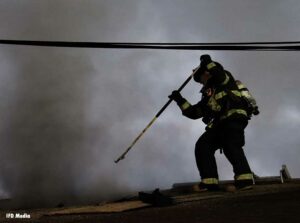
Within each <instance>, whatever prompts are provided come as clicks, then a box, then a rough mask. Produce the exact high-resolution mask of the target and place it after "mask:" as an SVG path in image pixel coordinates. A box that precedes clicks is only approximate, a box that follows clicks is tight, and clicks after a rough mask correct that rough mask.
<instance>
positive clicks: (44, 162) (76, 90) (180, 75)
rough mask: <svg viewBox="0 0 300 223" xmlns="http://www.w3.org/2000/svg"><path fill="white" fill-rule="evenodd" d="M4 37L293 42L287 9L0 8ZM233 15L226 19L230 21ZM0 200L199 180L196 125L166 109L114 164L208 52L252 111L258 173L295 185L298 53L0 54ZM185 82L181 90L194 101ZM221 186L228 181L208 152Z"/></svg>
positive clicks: (210, 4)
mask: <svg viewBox="0 0 300 223" xmlns="http://www.w3.org/2000/svg"><path fill="white" fill-rule="evenodd" d="M0 10H1V13H0V26H1V27H2V28H1V31H0V36H1V39H32V40H61V41H122V42H126V41H133V42H136V41H140V42H147V41H149V42H231V41H287V40H297V39H298V38H299V36H300V33H299V29H298V24H299V20H300V16H299V15H298V11H299V4H297V2H296V1H285V3H284V4H283V3H281V1H273V3H272V5H270V3H269V1H268V2H267V1H262V2H260V4H258V3H255V2H248V1H236V0H231V1H226V2H220V1H201V2H199V1H196V0H190V1H184V2H183V1H168V0H165V1H161V0H160V1H151V2H150V1H124V0H123V1H80V0H77V1H61V0H60V1H53V0H52V1H50V0H49V1H34V0H28V1H22V2H19V1H11V0H10V1H2V2H1V3H0ZM233 12H234V13H233ZM0 47H1V51H0V66H1V75H0V80H1V81H0V95H1V99H2V100H1V109H0V117H1V123H0V133H1V134H0V139H1V140H0V151H1V158H0V163H1V168H0V188H1V189H0V192H1V194H0V196H2V197H11V198H12V199H13V200H18V201H20V202H19V203H18V205H17V206H46V205H47V206H53V205H56V204H57V203H58V202H61V201H63V202H66V203H76V202H100V201H102V200H106V199H114V198H119V197H121V196H124V195H127V194H130V193H133V192H136V191H138V190H151V189H154V188H156V187H160V188H168V187H170V186H171V185H172V184H173V183H175V182H184V181H197V180H199V174H198V172H197V169H196V165H195V161H194V144H195V142H196V141H197V139H198V137H199V136H200V135H201V134H202V133H203V131H204V125H203V124H202V122H201V120H197V121H194V120H189V119H187V118H185V117H182V116H181V112H180V110H179V109H178V108H177V106H176V105H175V104H171V105H170V106H169V108H168V109H167V110H166V111H165V113H164V114H163V115H162V116H161V117H160V118H159V119H158V120H157V121H156V122H155V124H154V125H153V126H152V127H151V129H149V130H148V132H147V133H146V134H145V135H144V136H143V138H142V139H141V140H140V141H139V142H138V143H137V144H136V145H135V147H134V148H133V149H132V150H131V151H130V152H129V154H128V156H127V157H126V159H125V160H123V161H120V162H119V163H118V164H117V165H116V164H115V163H114V162H113V161H114V159H116V158H117V157H118V156H119V155H120V154H121V153H122V152H123V151H124V150H125V149H126V148H127V146H128V145H129V144H130V143H131V142H132V140H133V139H134V138H135V137H136V136H137V135H138V134H139V132H140V131H141V130H142V129H143V128H144V127H145V126H146V124H148V122H149V121H150V120H151V119H152V118H153V116H154V115H155V114H156V112H157V111H158V110H159V109H160V108H161V106H163V105H164V103H165V102H166V101H167V100H168V98H167V96H168V95H169V94H170V92H171V91H172V90H173V89H176V88H178V87H179V86H180V85H181V83H182V82H183V81H184V80H185V79H186V78H187V76H188V75H189V74H190V73H191V71H192V69H193V68H194V67H196V66H197V65H198V64H199V56H200V55H201V54H204V53H209V54H210V55H211V56H212V57H213V58H214V59H215V60H216V61H219V62H221V63H222V64H223V65H224V67H225V68H226V69H227V70H229V71H231V72H232V73H233V75H234V76H235V77H236V78H237V79H240V80H242V81H243V82H244V83H245V84H246V85H247V86H248V87H249V89H251V91H252V93H253V95H254V96H255V97H256V98H257V101H258V104H259V106H260V110H261V114H260V115H259V116H258V117H255V118H253V120H252V121H251V122H250V124H249V127H248V128H247V131H246V140H247V143H246V146H245V151H246V154H247V157H248V160H249V163H250V165H251V167H252V169H253V171H254V172H255V173H256V174H258V175H278V174H279V169H280V167H281V164H283V163H285V164H287V165H288V167H289V169H290V172H291V175H292V176H294V177H299V176H300V172H299V161H300V160H299V140H298V136H299V134H298V132H299V130H300V118H299V117H300V103H299V100H298V95H299V87H298V86H299V84H300V78H299V75H298V71H299V70H300V64H299V63H298V60H299V58H300V57H299V55H298V53H295V52H217V51H216V52H209V51H203V52H202V51H201V52H200V51H195V52H191V51H163V50H160V51H159V50H158V51H155V50H117V49H114V50H110V49H93V50H92V49H69V48H63V49H59V48H46V47H21V46H4V45H2V46H0ZM199 90H200V86H199V85H197V84H196V83H194V82H191V83H189V84H188V86H187V87H186V88H185V89H184V90H183V91H182V93H183V95H184V96H185V97H186V98H188V99H189V100H190V102H192V103H196V102H197V101H198V100H199V99H200V94H199V93H198V92H199ZM216 157H217V161H218V167H219V174H220V177H221V179H231V178H232V177H233V173H232V168H231V166H230V164H229V163H228V161H227V160H226V159H225V157H224V156H223V155H220V154H219V153H218V152H217V153H216Z"/></svg>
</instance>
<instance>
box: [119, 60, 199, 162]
mask: <svg viewBox="0 0 300 223" xmlns="http://www.w3.org/2000/svg"><path fill="white" fill-rule="evenodd" d="M199 68H200V65H199V66H198V67H196V68H195V69H194V71H193V73H192V74H191V75H190V76H189V77H188V78H187V79H186V80H185V82H183V84H182V85H181V86H180V87H179V88H178V90H177V91H179V92H180V91H181V90H182V89H183V88H184V87H185V86H186V85H187V83H189V81H190V80H191V79H192V77H193V76H194V74H195V73H196V72H197V70H198V69H199ZM172 101H173V99H169V100H168V102H167V103H166V104H165V105H164V106H163V107H162V108H161V109H160V110H159V112H157V114H156V115H155V116H154V118H153V119H152V120H151V121H150V122H149V123H148V125H147V126H146V127H145V128H144V129H143V131H142V132H141V133H140V134H139V135H138V136H137V137H136V138H135V139H134V140H133V142H132V143H131V145H130V146H129V147H128V148H127V149H126V150H125V152H124V153H122V155H121V156H119V158H118V159H116V160H115V163H118V162H119V161H120V160H122V159H124V158H125V156H126V154H127V153H128V152H129V150H131V148H132V147H133V146H134V145H135V143H136V142H137V141H138V140H139V139H140V138H141V137H142V135H144V133H145V132H146V131H147V130H148V129H149V128H150V127H151V125H152V124H153V123H154V122H155V120H156V119H157V118H158V117H159V116H160V115H161V114H162V113H163V112H164V110H165V109H166V108H167V107H168V106H169V104H171V102H172Z"/></svg>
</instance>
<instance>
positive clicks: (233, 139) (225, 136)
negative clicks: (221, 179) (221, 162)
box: [195, 119, 251, 179]
mask: <svg viewBox="0 0 300 223" xmlns="http://www.w3.org/2000/svg"><path fill="white" fill-rule="evenodd" d="M247 124H248V120H246V119H242V120H239V119H237V120H235V119H232V120H224V121H223V122H221V123H219V124H218V125H217V126H214V127H212V128H211V129H207V130H206V131H205V132H204V133H203V134H202V135H201V136H200V138H199V139H198V141H197V143H196V148H195V156H196V163H197V167H198V170H199V172H200V176H201V178H202V179H205V178H216V179H218V171H217V164H216V159H215V156H214V154H215V151H216V150H217V149H220V148H222V149H223V151H224V154H225V156H226V158H227V159H228V160H229V162H230V163H231V165H232V166H233V171H234V174H235V178H236V179H237V178H238V176H242V175H243V174H249V173H251V169H250V167H249V164H248V161H247V158H246V156H245V154H244V150H243V148H242V147H243V146H244V145H245V135H244V129H245V128H246V126H247Z"/></svg>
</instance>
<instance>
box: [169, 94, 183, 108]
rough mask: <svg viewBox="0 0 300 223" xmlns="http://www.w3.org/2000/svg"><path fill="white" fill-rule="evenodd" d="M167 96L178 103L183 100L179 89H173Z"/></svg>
mask: <svg viewBox="0 0 300 223" xmlns="http://www.w3.org/2000/svg"><path fill="white" fill-rule="evenodd" d="M168 97H169V98H170V99H172V100H174V101H175V102H176V103H177V104H179V105H181V104H183V103H184V102H185V99H184V98H183V97H182V96H181V94H180V92H179V91H173V92H172V94H170V95H169V96H168Z"/></svg>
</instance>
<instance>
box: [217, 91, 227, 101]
mask: <svg viewBox="0 0 300 223" xmlns="http://www.w3.org/2000/svg"><path fill="white" fill-rule="evenodd" d="M225 95H227V93H226V92H225V91H221V92H219V93H217V94H215V99H216V100H219V99H221V98H223V97H224V96H225Z"/></svg>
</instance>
